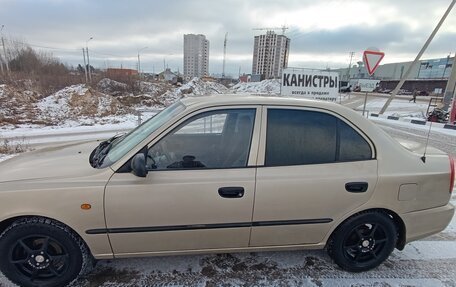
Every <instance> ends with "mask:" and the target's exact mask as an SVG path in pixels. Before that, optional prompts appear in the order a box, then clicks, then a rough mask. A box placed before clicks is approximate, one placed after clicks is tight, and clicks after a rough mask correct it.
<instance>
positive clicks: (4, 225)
mask: <svg viewBox="0 0 456 287" xmlns="http://www.w3.org/2000/svg"><path fill="white" fill-rule="evenodd" d="M27 218H41V219H45V220H52V221H55V222H57V223H59V224H61V225H64V226H65V227H67V228H68V229H69V230H71V232H73V233H74V234H75V235H76V236H77V237H79V239H80V240H81V241H82V242H84V244H85V245H86V247H87V249H88V250H89V252H90V254H92V251H91V250H90V246H89V244H87V242H86V241H85V240H84V238H83V237H82V236H81V235H80V234H79V233H78V232H77V231H76V230H74V229H73V228H72V227H71V226H70V225H68V224H66V223H64V222H62V221H60V220H57V219H55V218H51V217H47V216H41V215H19V216H14V217H10V218H7V219H4V220H3V221H1V222H0V234H2V233H3V232H4V231H5V230H6V229H7V228H8V227H9V226H10V225H11V224H13V223H14V222H15V221H17V220H20V219H27Z"/></svg>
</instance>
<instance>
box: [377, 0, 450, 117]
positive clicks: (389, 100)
mask: <svg viewBox="0 0 456 287" xmlns="http://www.w3.org/2000/svg"><path fill="white" fill-rule="evenodd" d="M455 3H456V0H453V1H451V4H450V6H448V9H447V10H446V11H445V13H444V14H443V16H442V18H441V19H440V21H439V23H438V24H437V26H436V27H435V29H434V31H432V33H431V35H430V36H429V38H428V39H427V41H426V43H424V45H423V47H422V48H421V50H420V52H419V53H418V55H416V58H415V60H414V61H413V63H412V64H411V65H410V66H409V67H408V69H407V71H406V72H405V74H404V76H402V79H401V80H400V81H399V84H397V86H396V88H395V89H394V90H393V91H392V92H391V96H390V97H389V98H388V100H387V101H386V103H385V105H384V106H383V108H382V109H381V110H380V114H383V113H384V112H385V111H386V109H387V108H388V106H389V105H390V103H391V101H392V100H393V99H394V98H395V97H396V95H397V92H399V90H400V88H402V85H404V83H405V80H406V79H407V78H408V77H409V75H410V73H411V72H412V69H413V67H414V66H415V65H416V64H417V63H418V61H419V60H420V58H421V56H422V55H423V53H424V51H426V49H427V47H428V46H429V44H430V43H431V41H432V39H434V36H435V34H437V31H439V29H440V26H442V24H443V22H444V21H445V19H446V17H447V16H448V14H450V12H451V9H453V6H454V4H455Z"/></svg>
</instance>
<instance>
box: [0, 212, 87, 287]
mask: <svg viewBox="0 0 456 287" xmlns="http://www.w3.org/2000/svg"><path fill="white" fill-rule="evenodd" d="M0 258H3V259H4V260H0V270H1V272H2V273H3V274H4V275H5V276H6V277H7V278H8V279H9V280H11V281H12V282H13V283H15V284H17V285H19V286H26V287H34V286H40V287H55V286H66V285H67V284H69V283H71V282H72V281H73V280H74V279H76V278H77V277H78V276H79V275H82V274H85V273H86V272H87V271H89V269H90V268H91V267H93V261H92V260H93V259H92V256H91V255H90V252H89V250H88V248H87V246H86V245H85V243H84V242H83V241H82V240H81V239H80V238H79V237H78V236H77V235H76V234H75V233H74V232H73V231H72V230H71V229H69V228H68V227H67V226H65V225H63V224H61V223H59V222H56V221H53V220H50V219H46V218H39V217H34V218H24V219H19V220H17V221H15V222H14V223H13V224H12V225H10V226H9V227H8V228H7V229H6V230H5V231H3V233H2V234H1V235H0Z"/></svg>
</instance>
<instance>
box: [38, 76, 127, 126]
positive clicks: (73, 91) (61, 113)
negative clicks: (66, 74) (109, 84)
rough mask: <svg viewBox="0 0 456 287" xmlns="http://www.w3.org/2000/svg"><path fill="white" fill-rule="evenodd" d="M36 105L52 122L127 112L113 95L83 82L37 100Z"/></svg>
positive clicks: (47, 119) (42, 115)
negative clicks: (101, 91)
mask: <svg viewBox="0 0 456 287" xmlns="http://www.w3.org/2000/svg"><path fill="white" fill-rule="evenodd" d="M37 107H38V109H39V110H40V111H41V115H40V116H41V118H42V119H44V120H46V121H51V122H54V123H55V122H59V123H61V122H64V121H65V120H75V119H78V118H85V117H91V118H93V117H105V116H109V115H117V114H124V113H126V112H128V111H127V110H126V109H125V108H124V107H123V105H122V104H121V103H120V102H119V101H118V100H117V99H115V98H114V97H113V96H111V95H106V94H103V93H100V92H97V91H95V90H93V89H91V88H88V87H86V86H85V85H83V84H79V85H73V86H69V87H66V88H64V89H62V90H60V91H58V92H56V93H54V94H52V95H50V96H49V97H46V98H44V99H43V100H41V101H39V102H38V104H37Z"/></svg>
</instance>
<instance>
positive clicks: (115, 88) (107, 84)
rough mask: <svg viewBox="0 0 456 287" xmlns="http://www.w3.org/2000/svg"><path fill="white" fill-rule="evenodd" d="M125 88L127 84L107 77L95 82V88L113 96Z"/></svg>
mask: <svg viewBox="0 0 456 287" xmlns="http://www.w3.org/2000/svg"><path fill="white" fill-rule="evenodd" d="M127 88H128V86H127V84H124V83H121V82H117V81H114V80H111V79H109V78H103V79H101V80H100V81H99V82H98V84H97V89H98V90H99V91H100V92H102V93H105V94H110V95H113V96H115V95H117V94H122V93H124V92H125V91H126V90H127Z"/></svg>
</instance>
